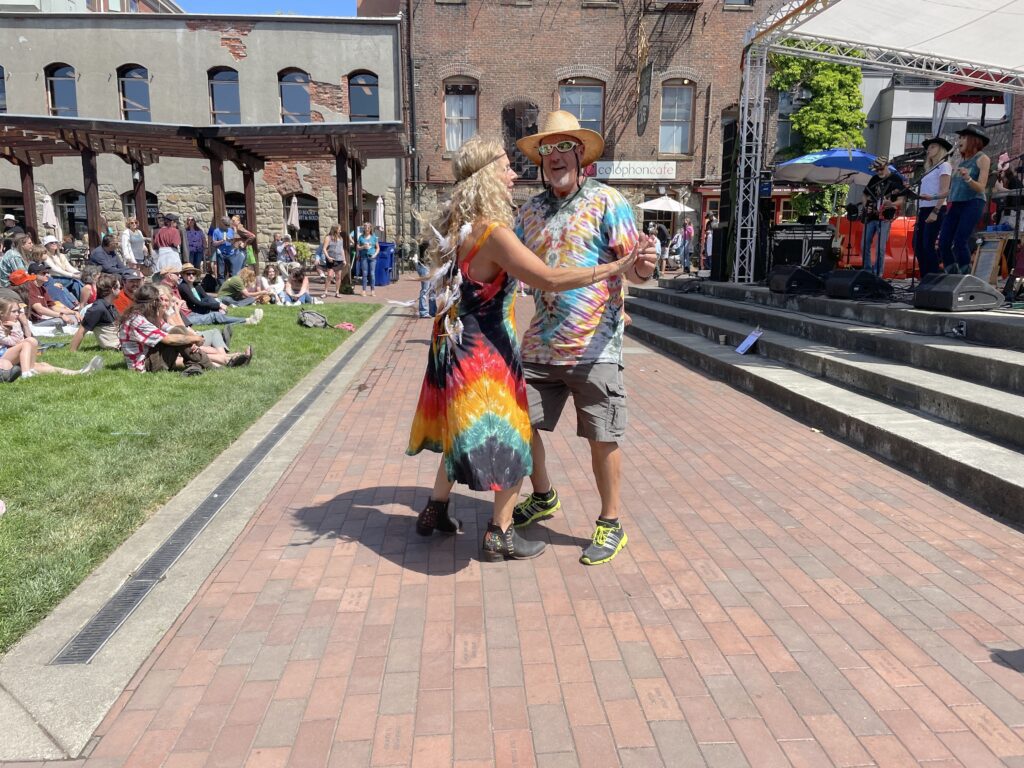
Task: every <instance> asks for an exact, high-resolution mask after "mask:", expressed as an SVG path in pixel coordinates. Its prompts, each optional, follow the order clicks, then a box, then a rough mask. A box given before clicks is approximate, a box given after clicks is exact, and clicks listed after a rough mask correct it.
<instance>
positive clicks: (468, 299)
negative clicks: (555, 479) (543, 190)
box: [407, 137, 636, 560]
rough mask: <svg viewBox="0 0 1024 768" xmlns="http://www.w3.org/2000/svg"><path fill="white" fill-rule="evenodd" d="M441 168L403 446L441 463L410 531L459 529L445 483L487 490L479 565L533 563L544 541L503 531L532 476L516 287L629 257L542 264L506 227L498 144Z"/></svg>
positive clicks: (562, 279) (504, 167) (584, 281)
mask: <svg viewBox="0 0 1024 768" xmlns="http://www.w3.org/2000/svg"><path fill="white" fill-rule="evenodd" d="M452 169H453V172H454V176H455V179H456V183H455V186H454V189H453V191H452V199H451V202H450V204H449V206H448V207H447V209H446V210H445V212H444V214H443V215H442V216H441V218H440V221H439V224H438V228H439V229H440V230H441V231H440V233H439V234H440V235H441V238H442V240H441V242H438V243H435V244H433V246H432V247H431V258H432V260H433V262H434V265H435V267H436V268H437V271H436V272H435V274H436V275H437V280H438V287H437V292H438V315H437V317H436V318H435V319H434V327H433V333H432V335H431V344H430V353H429V356H428V358H427V372H426V376H425V377H424V380H423V387H422V389H421V391H420V398H419V404H418V405H417V408H416V416H415V418H414V420H413V425H412V433H411V435H410V438H409V448H408V451H407V452H408V453H409V455H415V454H417V453H419V452H420V451H422V450H423V449H427V450H431V451H436V452H439V453H443V454H444V459H443V460H442V462H441V466H440V467H439V468H438V472H437V478H436V480H435V482H434V488H433V491H432V493H431V498H430V501H429V502H428V503H427V506H426V508H425V509H424V510H423V511H422V512H421V513H420V515H419V518H418V519H417V523H416V530H417V532H419V533H420V534H422V535H424V536H429V535H430V534H431V533H433V531H434V529H435V528H436V529H437V530H439V531H442V532H445V533H456V532H458V531H459V530H460V528H461V524H460V523H459V521H457V520H455V519H454V518H452V517H451V515H450V514H449V512H448V498H449V493H450V491H451V487H452V485H453V483H456V482H459V483H464V484H465V485H468V486H469V487H470V488H471V489H473V490H476V491H493V492H494V513H493V515H492V517H491V522H490V524H489V525H488V526H487V531H486V532H485V534H484V539H483V545H482V552H481V556H482V558H483V559H485V560H501V559H503V558H514V559H525V558H529V557H536V556H537V555H539V554H540V553H541V552H542V551H543V550H544V543H543V542H532V541H527V540H526V539H523V538H522V537H521V536H519V534H518V533H517V532H516V530H515V528H514V527H513V526H512V508H513V506H514V503H515V500H516V498H517V497H518V495H519V487H520V485H521V484H522V481H523V478H524V477H526V476H527V475H528V474H530V472H531V469H532V460H531V458H530V438H531V432H530V418H529V414H528V411H527V403H526V387H525V384H524V382H523V369H522V363H521V360H520V355H519V337H518V334H517V333H516V323H515V297H516V287H517V285H518V280H523V281H524V282H526V283H527V284H529V285H531V286H533V287H534V288H537V289H539V290H543V291H567V290H570V289H573V288H579V287H581V286H584V285H590V284H592V283H595V282H598V281H600V280H606V279H608V278H609V277H612V276H614V275H618V274H622V273H623V272H625V271H626V270H627V269H629V268H630V267H631V266H632V264H633V261H634V259H635V258H636V255H635V252H634V253H633V254H631V255H630V256H629V257H627V258H625V259H621V260H619V261H616V262H612V263H609V264H602V265H599V266H596V267H593V268H559V269H552V268H551V267H548V266H547V265H546V264H545V263H544V262H542V261H541V260H540V259H539V258H537V257H536V256H535V255H534V254H533V253H532V252H531V251H529V250H528V249H527V248H525V247H524V246H523V245H522V244H521V243H520V242H519V240H518V238H517V237H516V236H515V234H514V233H513V232H512V230H511V229H510V227H511V224H512V186H513V181H514V180H515V178H516V174H515V171H513V170H512V169H511V168H510V167H509V161H508V157H507V156H506V154H505V150H504V149H503V147H502V145H501V144H500V143H499V142H497V141H494V140H489V139H484V138H480V137H476V138H473V139H471V140H470V141H467V142H466V143H465V144H463V145H462V147H461V148H460V149H459V151H458V152H456V154H455V157H454V158H453V159H452Z"/></svg>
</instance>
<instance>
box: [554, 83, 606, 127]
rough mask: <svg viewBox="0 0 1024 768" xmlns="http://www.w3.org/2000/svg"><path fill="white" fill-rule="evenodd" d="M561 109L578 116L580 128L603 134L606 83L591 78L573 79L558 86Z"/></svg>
mask: <svg viewBox="0 0 1024 768" xmlns="http://www.w3.org/2000/svg"><path fill="white" fill-rule="evenodd" d="M558 101H559V106H560V108H561V109H564V110H565V111H566V112H571V113H572V114H574V115H576V119H577V120H579V121H580V128H589V129H590V130H592V131H597V132H598V133H603V131H602V130H601V128H602V126H603V124H604V83H602V82H601V81H600V80H594V79H592V78H589V77H571V78H569V79H568V80H563V81H562V82H561V83H560V84H559V86H558Z"/></svg>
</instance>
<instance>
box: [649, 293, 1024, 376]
mask: <svg viewBox="0 0 1024 768" xmlns="http://www.w3.org/2000/svg"><path fill="white" fill-rule="evenodd" d="M709 285H711V286H714V285H716V284H710V283H704V284H703V285H702V286H701V288H702V290H703V289H704V288H705V287H707V286H709ZM630 295H631V296H636V297H640V298H644V299H650V300H652V301H657V302H662V303H663V304H667V305H670V306H674V307H679V308H680V309H685V310H689V311H695V312H701V313H704V314H707V315H713V316H715V317H720V318H723V319H728V320H733V321H735V322H739V323H744V324H746V325H749V326H751V327H752V328H753V327H756V326H760V327H761V328H764V329H770V330H775V331H779V332H781V333H784V334H787V335H789V336H795V337H799V338H803V339H808V340H811V341H814V342H818V343H822V344H828V345H830V346H833V347H839V348H841V349H846V350H850V351H852V352H860V353H863V354H867V355H872V356H874V357H880V358H886V359H888V360H893V361H896V362H899V363H904V364H907V365H912V366H914V367H915V368H922V369H926V370H929V371H933V372H935V373H938V374H942V375H945V376H950V377H953V378H957V379H963V380H966V381H973V382H976V383H979V384H983V385H985V386H987V387H992V388H995V389H1001V390H1004V391H1006V392H1012V393H1015V394H1018V395H1024V352H1022V351H1018V350H1015V349H1003V348H994V347H989V346H982V345H980V344H974V343H971V342H969V341H964V340H962V339H957V338H949V337H947V336H943V335H938V336H936V335H932V334H927V333H923V332H919V331H907V330H900V329H898V328H892V327H888V326H880V325H877V324H873V323H870V322H868V321H866V320H863V319H861V318H860V316H858V317H854V318H838V317H830V316H827V315H826V316H822V315H819V314H814V313H813V312H811V311H810V308H809V307H808V308H806V309H800V307H804V306H805V305H804V304H793V305H792V306H774V305H766V304H764V303H761V302H759V301H742V300H736V299H728V298H721V297H718V296H714V295H707V294H705V293H681V292H679V291H676V290H671V289H664V288H639V287H630ZM772 295H776V296H778V295H779V294H772ZM805 298H806V297H805ZM823 301H832V300H831V299H825V300H823ZM840 303H842V304H856V302H840ZM890 314H898V313H893V312H890ZM904 314H905V311H904ZM933 314H934V313H933ZM974 314H977V313H959V314H958V315H957V316H959V317H964V316H973V315H974ZM872 316H874V317H875V319H880V320H886V319H887V316H883V315H877V313H875V314H874V315H872ZM970 327H971V326H968V328H970ZM1022 333H1024V330H1022Z"/></svg>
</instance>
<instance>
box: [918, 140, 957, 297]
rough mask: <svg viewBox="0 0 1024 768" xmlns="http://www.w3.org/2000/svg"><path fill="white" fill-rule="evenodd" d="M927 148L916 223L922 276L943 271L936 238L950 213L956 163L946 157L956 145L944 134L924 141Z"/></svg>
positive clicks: (919, 185)
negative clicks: (948, 198)
mask: <svg viewBox="0 0 1024 768" xmlns="http://www.w3.org/2000/svg"><path fill="white" fill-rule="evenodd" d="M921 144H922V146H923V147H924V151H925V159H924V173H923V175H922V176H921V178H920V179H919V180H918V182H917V184H918V188H919V190H920V191H919V192H918V195H917V199H918V201H919V202H918V206H917V224H916V225H915V227H914V255H915V256H917V263H918V264H919V265H920V267H921V277H922V278H923V277H924V276H925V275H929V274H932V273H933V272H938V271H939V252H938V249H937V248H936V241H937V240H938V239H939V231H940V230H941V229H942V220H943V218H944V216H945V213H946V195H948V194H949V181H950V177H951V176H952V174H953V167H952V166H951V165H950V164H949V163H948V162H946V157H948V156H949V154H950V153H951V152H952V151H953V145H952V144H950V143H949V142H948V141H946V140H945V139H944V138H942V137H941V136H935V137H933V138H931V139H925V140H924V141H923V142H921Z"/></svg>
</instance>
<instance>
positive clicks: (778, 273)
mask: <svg viewBox="0 0 1024 768" xmlns="http://www.w3.org/2000/svg"><path fill="white" fill-rule="evenodd" d="M824 285H825V281H824V280H822V279H821V278H820V277H818V276H817V275H816V274H814V273H813V272H811V271H810V270H807V269H804V268H803V267H801V266H800V265H798V264H787V265H784V266H781V267H773V268H772V271H771V272H769V273H768V290H770V291H771V292H772V293H815V292H817V291H820V290H821V289H822V288H823V287H824Z"/></svg>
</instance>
